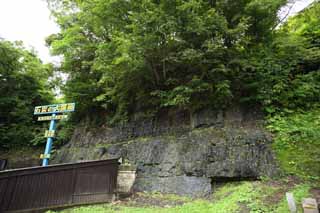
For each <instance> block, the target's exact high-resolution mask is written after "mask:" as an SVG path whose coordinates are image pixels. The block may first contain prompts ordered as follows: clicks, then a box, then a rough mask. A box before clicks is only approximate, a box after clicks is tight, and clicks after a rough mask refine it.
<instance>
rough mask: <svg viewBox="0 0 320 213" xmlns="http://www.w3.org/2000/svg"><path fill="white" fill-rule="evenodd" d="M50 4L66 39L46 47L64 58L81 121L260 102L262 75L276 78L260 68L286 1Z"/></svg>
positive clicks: (59, 37)
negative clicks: (101, 114)
mask: <svg viewBox="0 0 320 213" xmlns="http://www.w3.org/2000/svg"><path fill="white" fill-rule="evenodd" d="M49 3H50V7H51V9H52V11H53V14H54V15H55V17H56V19H57V22H58V23H59V25H60V27H61V30H62V31H61V33H60V34H57V35H53V36H51V37H50V38H48V40H47V42H48V43H49V44H50V45H51V47H52V50H53V53H55V54H62V55H63V56H64V62H63V64H62V67H61V69H62V70H64V71H65V72H67V73H69V81H68V82H67V84H66V87H65V88H64V92H65V95H66V98H67V99H72V100H74V101H76V102H77V103H78V111H77V114H78V117H82V116H83V115H86V114H89V113H90V112H92V111H94V112H95V113H96V112H97V111H99V110H100V111H105V112H108V114H109V117H113V120H123V119H126V118H128V115H129V116H130V114H132V113H134V112H137V111H143V112H145V113H146V112H155V111H158V110H159V109H161V108H168V107H180V108H186V109H189V110H192V111H193V110H197V109H199V108H203V107H208V106H209V107H220V108H221V107H224V106H227V105H228V104H230V103H233V102H237V101H240V100H244V101H245V100H246V99H248V98H250V100H251V99H254V98H256V96H258V93H259V91H257V90H258V89H259V87H258V85H259V80H262V79H264V76H261V75H268V74H269V75H271V73H265V72H264V71H263V70H260V69H262V68H260V69H259V70H258V69H256V68H255V67H256V64H255V62H256V61H257V59H259V58H258V57H259V56H260V55H261V56H260V57H261V58H262V57H263V56H262V54H263V52H262V51H261V50H260V49H263V48H264V46H267V45H271V43H272V41H273V38H274V34H275V33H274V29H275V27H276V25H277V24H278V18H277V12H278V10H279V8H280V7H282V6H283V5H284V4H285V3H286V1H285V0H268V1H264V2H261V1H256V0H243V1H232V2H231V1H224V0H211V1H183V0H178V1H171V0H161V1H159V0H138V1H126V0H118V1H114V0H108V1H105V0H90V1H78V0H68V1H56V0H50V1H49ZM257 51H259V52H261V54H260V55H257ZM259 63H262V62H260V61H259ZM261 66H262V64H261ZM268 71H269V70H268ZM258 78H261V79H258ZM253 84H255V85H256V86H254V85H253ZM265 84H267V82H266V83H265ZM259 94H260V93H259Z"/></svg>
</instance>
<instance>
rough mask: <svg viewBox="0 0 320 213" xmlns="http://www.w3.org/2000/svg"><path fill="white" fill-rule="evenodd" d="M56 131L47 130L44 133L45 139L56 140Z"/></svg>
mask: <svg viewBox="0 0 320 213" xmlns="http://www.w3.org/2000/svg"><path fill="white" fill-rule="evenodd" d="M54 135H55V131H54V130H46V132H45V133H44V137H46V138H54Z"/></svg>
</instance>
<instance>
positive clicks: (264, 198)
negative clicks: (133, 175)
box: [49, 181, 311, 213]
mask: <svg viewBox="0 0 320 213" xmlns="http://www.w3.org/2000/svg"><path fill="white" fill-rule="evenodd" d="M310 187H311V186H310V185H309V184H305V183H304V184H292V183H287V184H285V182H284V181H282V182H276V184H275V182H274V181H254V182H247V181H244V182H235V183H228V184H226V185H224V186H222V187H220V188H218V189H217V191H216V192H215V193H214V194H213V197H212V198H211V199H207V200H204V199H197V200H192V199H188V198H181V197H179V196H176V195H162V194H159V193H143V194H141V196H146V197H148V198H149V199H150V198H151V199H166V200H173V201H183V202H184V204H183V205H179V206H174V207H170V206H168V207H159V206H150V205H148V204H146V206H143V207H141V206H134V201H129V202H127V203H121V202H119V203H114V204H102V205H93V206H86V207H76V208H71V209H65V210H62V211H60V213H87V212H89V213H90V212H92V213H100V212H101V213H102V212H103V213H114V212H124V213H142V212H143V213H189V212H192V213H198V212H199V213H209V212H210V213H232V212H250V213H264V212H265V213H269V212H270V213H284V212H289V209H288V206H287V201H286V198H285V192H288V191H290V192H292V193H293V194H294V197H295V200H296V203H297V206H298V208H299V211H298V212H302V209H301V205H299V204H300V203H301V199H302V198H303V197H308V196H309V190H310ZM130 202H131V203H130ZM49 212H50V211H49ZM51 213H52V211H51Z"/></svg>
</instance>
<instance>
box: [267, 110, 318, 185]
mask: <svg viewBox="0 0 320 213" xmlns="http://www.w3.org/2000/svg"><path fill="white" fill-rule="evenodd" d="M269 121H270V125H269V129H270V130H271V131H273V132H274V133H275V143H274V148H275V150H276V152H277V155H278V158H279V161H280V163H281V165H282V168H284V170H285V171H286V172H287V173H289V174H294V175H299V176H301V177H304V178H308V179H314V180H320V179H319V177H320V168H319V163H320V160H319V159H320V110H319V109H316V110H311V111H308V112H295V113H292V114H291V115H289V116H279V115H277V116H274V117H272V118H270V119H269Z"/></svg>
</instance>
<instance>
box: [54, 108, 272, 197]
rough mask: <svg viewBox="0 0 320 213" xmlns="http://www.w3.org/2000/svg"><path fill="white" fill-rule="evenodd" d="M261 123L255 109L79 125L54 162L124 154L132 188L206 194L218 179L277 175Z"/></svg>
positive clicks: (121, 155)
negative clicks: (134, 171) (132, 177)
mask: <svg viewBox="0 0 320 213" xmlns="http://www.w3.org/2000/svg"><path fill="white" fill-rule="evenodd" d="M262 122H263V121H262V116H260V115H259V113H257V112H256V111H255V110H249V111H246V110H243V109H241V108H232V109H228V110H225V111H212V110H203V111H200V112H197V113H193V114H191V115H190V114H189V113H186V112H172V113H167V114H166V115H165V116H163V115H162V116H161V119H158V118H153V119H144V120H139V121H138V120H136V121H132V122H129V123H127V124H126V125H119V126H116V127H113V128H110V127H107V126H104V127H100V128H95V129H90V128H88V127H86V125H85V124H83V125H82V126H79V127H78V128H77V129H76V130H75V132H74V135H73V137H72V140H71V141H70V142H69V143H68V144H67V145H65V146H64V147H62V148H61V149H60V150H58V151H57V153H56V154H55V158H54V160H53V162H54V163H65V162H77V161H80V160H97V159H108V158H118V157H122V158H124V159H127V161H129V162H130V163H131V164H132V165H134V166H135V167H136V168H137V179H136V181H135V184H134V190H136V191H159V192H163V193H176V194H180V195H190V196H193V197H199V196H207V195H209V194H210V193H211V192H212V191H213V190H214V185H215V182H218V181H224V180H225V181H228V180H235V179H243V178H258V177H260V176H271V175H274V174H276V173H277V167H276V163H275V159H274V156H273V153H272V150H271V142H272V140H271V138H270V136H269V135H268V133H267V132H266V131H265V130H264V129H263V127H262Z"/></svg>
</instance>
